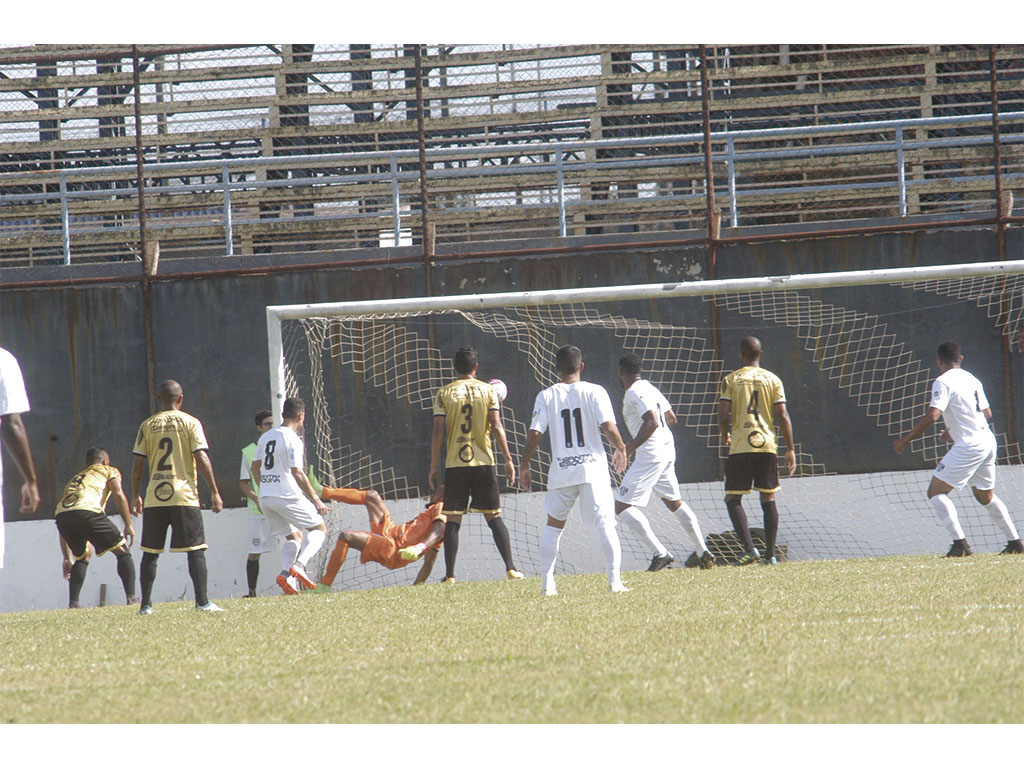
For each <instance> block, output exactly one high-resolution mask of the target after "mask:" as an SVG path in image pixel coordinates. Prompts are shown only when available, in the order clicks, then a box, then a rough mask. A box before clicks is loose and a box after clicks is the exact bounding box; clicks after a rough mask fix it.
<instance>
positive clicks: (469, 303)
mask: <svg viewBox="0 0 1024 768" xmlns="http://www.w3.org/2000/svg"><path fill="white" fill-rule="evenodd" d="M1022 273H1024V260H1015V261H986V262H976V263H970V264H945V265H937V266H929V267H898V268H893V269H864V270H848V271H841V272H817V273H809V274H802V275H774V276H768V277H740V278H725V279H720V280H692V281H686V282H674V283H647V284H639V285H618V286H601V287H595V288H574V289H571V290H548V291H510V292H505V293H480V294H467V295H461V296H433V297H410V298H405V299H384V300H379V301H339V302H327V303H319V304H283V305H277V306H268V307H267V341H268V351H269V353H270V391H271V398H272V399H271V402H273V403H274V406H275V408H274V411H275V419H279V418H280V416H279V413H280V406H281V404H282V403H283V401H284V398H285V397H286V396H287V395H286V394H285V371H284V353H283V345H282V341H281V322H282V321H283V320H294V319H299V318H307V317H346V316H353V315H386V314H391V313H399V312H421V311H423V312H430V311H437V310H447V311H472V310H479V309H489V308H495V307H509V306H544V305H548V304H573V303H581V302H606V301H608V302H610V301H621V300H625V299H655V298H656V299H665V298H675V297H684V296H707V295H711V294H722V293H751V292H756V291H795V290H802V289H804V290H805V289H814V288H837V287H843V286H855V285H873V284H882V283H900V282H918V281H927V280H939V279H948V278H968V277H997V276H1000V275H1013V274H1022Z"/></svg>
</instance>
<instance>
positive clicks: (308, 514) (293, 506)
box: [260, 496, 324, 539]
mask: <svg viewBox="0 0 1024 768" xmlns="http://www.w3.org/2000/svg"><path fill="white" fill-rule="evenodd" d="M260 509H262V510H263V515H264V517H266V518H267V522H268V523H269V524H270V535H271V536H273V537H274V538H282V539H283V538H284V537H286V536H288V535H290V534H292V533H296V532H298V531H308V530H310V529H311V528H316V527H317V526H318V525H320V524H321V523H322V522H323V521H324V519H323V518H322V517H320V515H318V514H317V511H316V507H314V506H313V502H311V501H310V500H309V499H307V498H306V497H305V496H303V497H302V498H301V499H282V498H279V497H277V496H263V497H261V498H260Z"/></svg>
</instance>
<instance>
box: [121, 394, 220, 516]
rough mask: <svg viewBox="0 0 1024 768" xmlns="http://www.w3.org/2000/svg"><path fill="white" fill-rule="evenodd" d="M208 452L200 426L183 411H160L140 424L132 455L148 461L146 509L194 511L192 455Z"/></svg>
mask: <svg viewBox="0 0 1024 768" xmlns="http://www.w3.org/2000/svg"><path fill="white" fill-rule="evenodd" d="M199 450H203V451H205V450H209V446H208V445H207V444H206V435H205V434H204V433H203V425H202V424H201V423H200V421H199V419H197V418H196V417H195V416H191V415H190V414H187V413H185V412H184V411H176V410H170V411H161V412H160V413H157V414H154V415H153V416H150V417H149V418H148V419H146V420H145V421H144V422H142V426H141V427H139V435H138V437H136V438H135V448H133V449H132V453H134V454H135V455H136V456H145V457H146V458H147V459H148V460H149V483H148V485H147V486H146V499H145V502H144V506H146V507H198V506H199V487H198V485H197V482H196V457H195V456H194V455H193V453H194V452H195V451H199Z"/></svg>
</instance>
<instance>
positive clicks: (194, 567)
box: [188, 549, 210, 605]
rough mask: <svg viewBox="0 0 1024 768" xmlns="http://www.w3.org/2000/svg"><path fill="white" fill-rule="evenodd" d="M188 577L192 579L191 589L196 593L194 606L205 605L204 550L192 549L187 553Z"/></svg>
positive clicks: (206, 601) (207, 600)
mask: <svg viewBox="0 0 1024 768" xmlns="http://www.w3.org/2000/svg"><path fill="white" fill-rule="evenodd" d="M188 575H189V576H190V577H192V588H193V589H194V590H195V592H196V605H206V604H207V603H208V602H210V599H209V598H208V597H207V596H206V550H205V549H194V550H192V551H191V552H189V553H188Z"/></svg>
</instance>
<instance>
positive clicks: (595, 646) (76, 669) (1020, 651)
mask: <svg viewBox="0 0 1024 768" xmlns="http://www.w3.org/2000/svg"><path fill="white" fill-rule="evenodd" d="M625 581H626V583H627V585H629V586H630V587H631V591H630V592H629V593H628V594H611V593H609V592H608V591H607V587H606V582H605V579H604V577H603V576H599V575H586V576H561V577H559V581H558V584H559V591H560V594H559V595H558V596H557V597H552V598H541V597H540V596H539V590H540V587H539V580H538V579H537V578H532V579H527V580H525V581H524V582H506V581H500V582H482V583H459V584H455V585H442V584H439V583H433V584H430V585H427V586H424V587H421V588H411V587H393V588H387V589H378V590H366V591H352V592H334V593H332V594H326V595H325V594H308V595H303V596H300V597H290V598H289V597H284V596H281V597H271V598H259V599H255V600H240V599H239V600H225V601H220V603H221V605H222V606H223V607H224V608H226V609H227V610H226V612H225V613H222V614H214V615H208V614H201V613H197V612H195V611H194V610H193V609H192V606H191V604H190V603H163V604H157V605H156V606H155V612H154V614H153V615H151V616H148V617H141V616H138V615H137V614H136V612H135V611H134V610H133V609H131V608H128V607H121V606H111V607H106V608H90V609H83V610H80V611H66V610H65V611H48V612H34V613H20V614H7V615H4V616H0V659H2V673H0V720H2V722H5V723H88V722H106V723H120V722H124V723H136V722H138V723H203V722H207V723H304V722H311V723H319V722H333V723H434V722H440V723H480V722H490V723H829V722H858V723H902V722H906V723H953V722H968V723H971V722H977V723H999V722H1003V723H1020V722H1024V688H1022V686H1021V680H1022V676H1024V557H1000V556H997V555H976V556H974V557H972V558H969V559H965V560H947V559H944V558H941V557H935V556H929V557H900V558H885V559H862V560H847V561H815V562H800V563H790V564H784V565H781V566H779V567H776V568H763V567H760V566H751V567H748V568H743V569H740V568H718V569H715V570H713V571H707V572H705V571H696V570H688V569H673V570H668V571H662V572H659V573H646V572H643V573H632V574H626V575H625Z"/></svg>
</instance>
